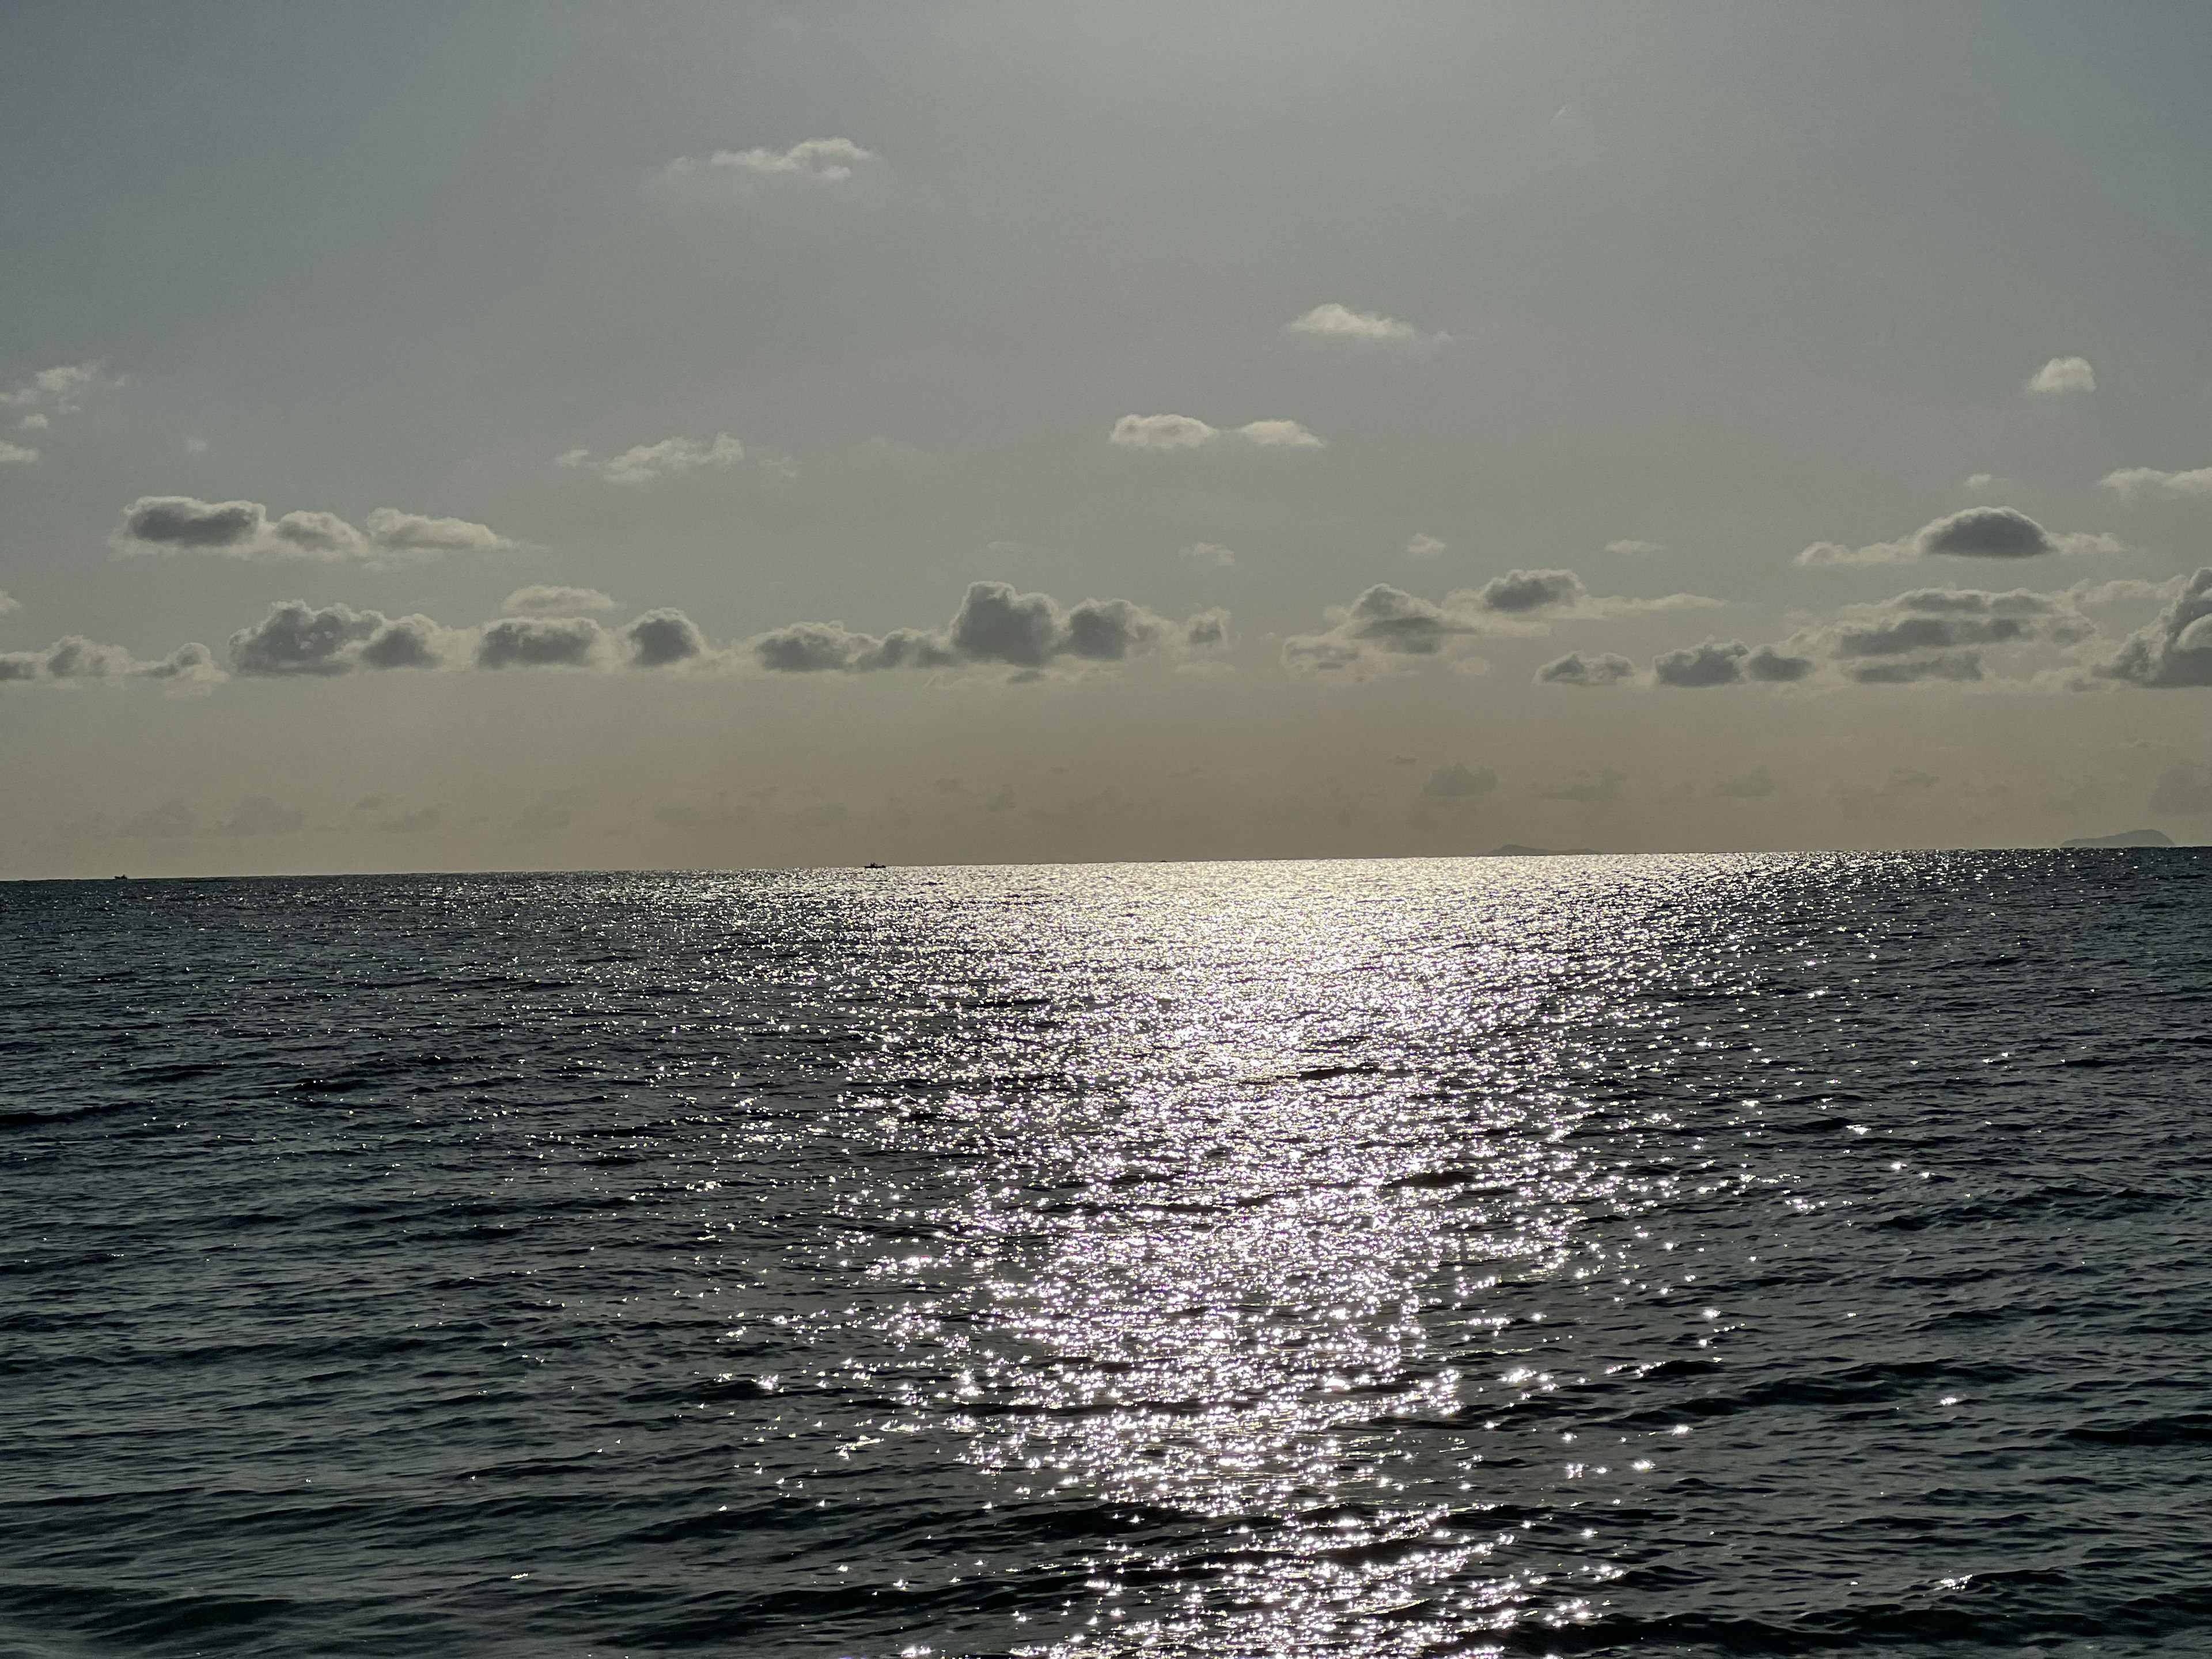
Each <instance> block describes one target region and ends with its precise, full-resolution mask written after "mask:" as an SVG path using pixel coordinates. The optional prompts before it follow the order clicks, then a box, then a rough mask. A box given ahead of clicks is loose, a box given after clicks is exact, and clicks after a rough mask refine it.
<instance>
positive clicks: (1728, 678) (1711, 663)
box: [1651, 640, 1751, 687]
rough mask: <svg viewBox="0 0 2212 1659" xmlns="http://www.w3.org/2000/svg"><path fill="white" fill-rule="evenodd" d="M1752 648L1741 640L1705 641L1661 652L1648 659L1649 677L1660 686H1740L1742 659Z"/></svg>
mask: <svg viewBox="0 0 2212 1659" xmlns="http://www.w3.org/2000/svg"><path fill="white" fill-rule="evenodd" d="M1750 654H1751V647H1749V646H1747V645H1746V644H1745V643H1744V642H1743V641H1741V640H1707V641H1705V643H1704V644H1703V645H1693V646H1690V647H1686V649H1683V650H1680V651H1666V652H1662V653H1660V654H1659V655H1658V656H1656V657H1654V658H1653V659H1651V676H1652V678H1654V679H1656V680H1657V681H1658V682H1659V684H1662V685H1674V686H1684V687H1692V686H1707V685H1739V684H1742V681H1743V663H1744V659H1745V658H1747V657H1748V656H1749V655H1750Z"/></svg>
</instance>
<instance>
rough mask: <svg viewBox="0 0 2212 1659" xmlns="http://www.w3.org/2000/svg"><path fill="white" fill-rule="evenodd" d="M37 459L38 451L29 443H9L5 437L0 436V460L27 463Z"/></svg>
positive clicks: (20, 463)
mask: <svg viewBox="0 0 2212 1659" xmlns="http://www.w3.org/2000/svg"><path fill="white" fill-rule="evenodd" d="M37 459H39V452H38V451H37V450H35V449H33V447H31V446H30V445H28V444H11V443H9V441H7V440H6V439H4V438H0V462H8V461H13V462H16V463H18V464H19V465H29V464H30V463H31V462H33V461H35V460H37Z"/></svg>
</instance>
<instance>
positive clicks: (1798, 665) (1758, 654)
mask: <svg viewBox="0 0 2212 1659" xmlns="http://www.w3.org/2000/svg"><path fill="white" fill-rule="evenodd" d="M1813 668H1814V663H1813V659H1811V658H1810V657H1793V656H1791V655H1790V653H1788V652H1786V651H1784V650H1783V649H1782V648H1781V647H1779V646H1773V645H1760V646H1754V647H1752V652H1751V654H1750V655H1749V656H1747V657H1746V658H1745V659H1743V677H1744V678H1746V679H1747V680H1755V681H1758V682H1759V683H1760V684H1766V685H1792V684H1796V682H1797V681H1799V680H1802V679H1803V678H1805V677H1806V676H1807V675H1808V674H1810V673H1811V672H1812V671H1813Z"/></svg>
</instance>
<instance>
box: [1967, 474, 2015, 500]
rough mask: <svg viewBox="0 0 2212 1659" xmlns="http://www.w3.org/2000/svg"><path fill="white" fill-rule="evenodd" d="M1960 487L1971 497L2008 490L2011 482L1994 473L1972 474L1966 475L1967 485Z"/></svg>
mask: <svg viewBox="0 0 2212 1659" xmlns="http://www.w3.org/2000/svg"><path fill="white" fill-rule="evenodd" d="M1959 487H1960V489H1963V490H1965V491H1966V493H1967V494H1968V495H1989V494H1990V492H1991V491H1993V490H1998V489H2006V488H2008V487H2009V481H2008V480H2007V479H2003V478H2000V477H1997V475H1996V473H1994V472H1972V473H1969V474H1967V475H1966V483H1963V484H1961V485H1960V486H1959Z"/></svg>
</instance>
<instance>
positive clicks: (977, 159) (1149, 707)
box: [0, 0, 2212, 876]
mask: <svg viewBox="0 0 2212 1659" xmlns="http://www.w3.org/2000/svg"><path fill="white" fill-rule="evenodd" d="M0 38H3V39H4V42H5V47H6V49H5V50H4V51H0V144H3V145H4V149H5V153H6V154H7V155H8V156H9V167H7V168H6V169H5V171H4V175H0V239H4V242H5V245H6V246H7V248H8V250H9V278H8V282H7V284H6V286H5V288H4V289H0V589H4V591H5V595H6V597H5V598H4V599H0V875H8V876H32V875H59V874H104V873H108V872H113V871H129V872H132V873H145V874H153V873H167V872H244V871H278V872H283V871H313V870H384V869H453V868H484V867H489V868H507V867H538V866H547V867H554V866H584V867H600V866H759V865H770V864H787V863H848V862H858V861H860V860H870V859H880V860H888V861H926V862H961V861H982V860H1007V859H1093V858H1161V857H1166V858H1177V857H1242V856H1294V855H1305V854H1413V853H1458V852H1468V851H1482V850H1487V849H1488V848H1492V847H1493V846H1496V845H1498V844H1500V843H1502V842H1527V843H1534V844H1541V845H1549V846H1554V847H1566V846H1589V847H1597V848H1608V849H1620V850H1636V849H1643V848H1764V847H1836V846H1929V845H1954V844H1979V845H1989V844H1996V845H2004V844H2012V843H2029V844H2033V843H2039V842H2051V841H2053V840H2056V839H2058V838H2062V837H2064V836H2075V835H2084V834H2095V833H2102V832H2107V831H2112V830H2118V829H2129V828H2135V827H2148V826H2155V827H2157V828H2160V829H2165V830H2166V832H2168V833H2169V834H2171V835H2172V836H2174V838H2175V839H2177V840H2181V841H2201V840H2207V839H2212V569H2208V568H2205V567H2207V566H2212V330H2208V329H2207V327H2206V326H2205V322H2204V316H2205V308H2206V301H2207V296H2208V295H2212V167H2209V166H2208V165H2207V163H2208V161H2212V76H2208V75H2207V73H2206V66H2207V62H2208V58H2212V21H2208V14H2207V12H2206V9H2205V8H2204V7H2203V5H2202V4H2201V3H2178V4H2171V5H2161V4H2130V3H2106V4H2100V5H2095V6H2084V5H2081V4H2078V3H2070V0H2069V3H2061V4H2038V3H2023V0H2003V3H1994V4H1978V3H1953V4H1941V5H1933V6H1931V5H1929V4H1927V3H1924V0H1914V3H1907V4H1895V5H1890V4H1872V3H1863V4H1836V3H1823V4H1818V5H1810V4H1808V5H1787V4H1781V3H1758V4H1744V5H1734V4H1721V3H1698V4H1668V3H1653V0H1638V3H1620V4H1613V5H1601V6H1584V5H1574V4H1563V3H1556V0H1545V3H1541V4H1529V5H1514V4H1471V5H1464V6H1448V5H1426V6H1419V7H1390V6H1381V5H1375V4H1361V5H1348V4H1337V5H1331V6H1310V7H1298V6H1293V5H1286V4H1274V3H1271V4H1266V5H1233V4H1232V5H1199V6H1191V5H1188V4H1176V5H1163V6H1157V7H1153V6H1146V5H1139V4H1115V5H1112V6H1101V5H1095V4H1093V5H1073V4H1069V5H1050V4H1040V3H1033V0H1026V3H1018V4H1008V5H1002V6H989V5H951V6H929V5H912V6H907V5H901V6H892V5H880V6H854V7H843V6H837V5H832V4H820V3H810V4H807V5H804V6H789V7H753V6H738V5H712V6H710V5H690V4H646V5H638V6H623V7H614V6H607V5H590V6H568V5H560V4H544V5H537V6H528V7H526V6H515V5H504V4H502V5H465V4H455V3H451V0H441V3H436V4H425V5H411V4H404V3H394V0H384V3H380V4H377V5H374V6H355V7H345V8H339V7H296V6H286V5H278V4H234V5H219V4H198V3H190V0H162V3H159V4H149V5H129V4H89V5H88V4H83V3H53V4H16V5H13V6H10V7H9V8H8V9H7V10H6V12H5V15H4V21H0ZM2200 619H2203V620H2200Z"/></svg>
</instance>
